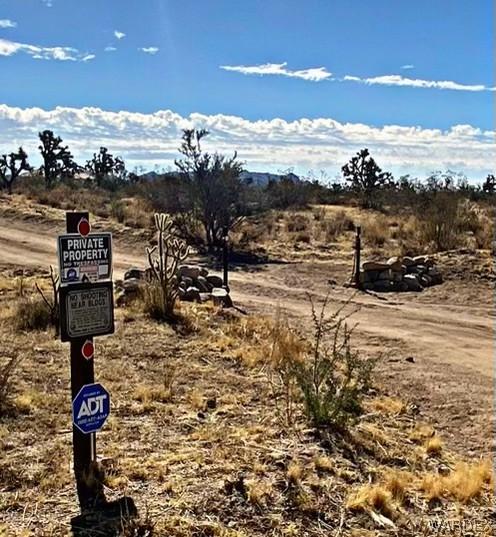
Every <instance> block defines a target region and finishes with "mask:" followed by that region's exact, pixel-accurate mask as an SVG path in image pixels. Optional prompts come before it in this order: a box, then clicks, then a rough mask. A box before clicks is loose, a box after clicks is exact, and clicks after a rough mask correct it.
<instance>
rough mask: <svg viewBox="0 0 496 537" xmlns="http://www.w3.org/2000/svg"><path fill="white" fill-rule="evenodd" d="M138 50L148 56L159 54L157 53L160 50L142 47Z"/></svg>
mask: <svg viewBox="0 0 496 537" xmlns="http://www.w3.org/2000/svg"><path fill="white" fill-rule="evenodd" d="M138 50H141V52H146V54H152V55H153V54H157V52H158V51H159V50H160V49H159V48H158V47H140V48H139V49H138Z"/></svg>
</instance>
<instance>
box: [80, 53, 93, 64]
mask: <svg viewBox="0 0 496 537" xmlns="http://www.w3.org/2000/svg"><path fill="white" fill-rule="evenodd" d="M95 58H96V56H95V54H86V56H84V57H83V58H81V61H82V62H89V61H91V60H94V59H95Z"/></svg>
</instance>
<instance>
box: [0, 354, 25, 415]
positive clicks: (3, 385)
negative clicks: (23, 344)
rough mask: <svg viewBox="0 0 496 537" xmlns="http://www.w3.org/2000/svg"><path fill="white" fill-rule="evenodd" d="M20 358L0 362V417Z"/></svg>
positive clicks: (15, 357)
mask: <svg viewBox="0 0 496 537" xmlns="http://www.w3.org/2000/svg"><path fill="white" fill-rule="evenodd" d="M19 362H20V358H19V357H18V356H12V357H11V358H7V359H6V360H3V361H2V362H0V416H1V415H2V413H3V412H4V410H5V408H6V406H7V404H8V398H9V396H10V390H11V386H12V383H11V380H12V375H13V374H14V371H15V369H16V367H17V366H18V365H19Z"/></svg>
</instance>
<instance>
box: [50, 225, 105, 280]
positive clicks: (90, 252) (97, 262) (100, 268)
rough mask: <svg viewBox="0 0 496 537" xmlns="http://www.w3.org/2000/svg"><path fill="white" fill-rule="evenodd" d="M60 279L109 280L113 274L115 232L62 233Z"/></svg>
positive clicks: (60, 242)
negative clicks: (84, 235) (113, 237)
mask: <svg viewBox="0 0 496 537" xmlns="http://www.w3.org/2000/svg"><path fill="white" fill-rule="evenodd" d="M58 257H59V269H60V282H61V283H62V284H65V283H75V282H82V281H90V282H96V281H99V280H108V279H110V278H111V275H112V234H111V233H91V234H89V235H87V236H86V237H82V236H81V235H79V234H78V233H68V234H66V235H59V240H58Z"/></svg>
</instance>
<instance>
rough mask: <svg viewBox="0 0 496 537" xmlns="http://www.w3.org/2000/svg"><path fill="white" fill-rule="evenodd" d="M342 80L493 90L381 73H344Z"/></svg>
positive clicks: (420, 86) (373, 83)
mask: <svg viewBox="0 0 496 537" xmlns="http://www.w3.org/2000/svg"><path fill="white" fill-rule="evenodd" d="M343 80H345V81H348V82H359V83H361V84H367V85H369V86H374V85H379V86H404V87H405V86H406V87H411V88H435V89H441V90H455V91H494V88H490V87H487V86H484V85H483V84H460V83H458V82H453V81H452V80H422V79H418V78H407V77H403V76H401V75H383V76H376V77H371V78H361V77H359V76H350V75H346V76H345V77H344V78H343Z"/></svg>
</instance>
